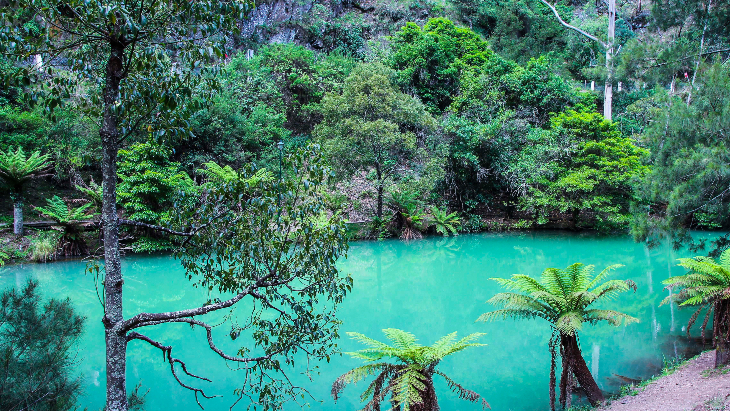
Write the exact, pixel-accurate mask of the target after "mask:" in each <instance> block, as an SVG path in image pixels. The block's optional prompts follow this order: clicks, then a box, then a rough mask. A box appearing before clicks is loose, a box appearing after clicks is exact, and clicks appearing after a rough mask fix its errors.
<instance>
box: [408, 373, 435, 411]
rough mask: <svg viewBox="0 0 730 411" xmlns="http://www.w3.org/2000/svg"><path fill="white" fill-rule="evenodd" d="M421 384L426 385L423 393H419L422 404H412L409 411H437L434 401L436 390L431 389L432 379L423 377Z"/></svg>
mask: <svg viewBox="0 0 730 411" xmlns="http://www.w3.org/2000/svg"><path fill="white" fill-rule="evenodd" d="M424 378H425V380H424V381H423V383H424V384H425V385H426V390H425V391H419V394H420V396H421V400H422V401H423V402H421V403H416V404H414V405H413V406H412V407H411V408H410V411H439V405H438V400H437V399H436V390H435V389H434V387H433V378H432V377H426V376H424Z"/></svg>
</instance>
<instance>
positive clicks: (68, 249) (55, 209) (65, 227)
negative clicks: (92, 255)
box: [35, 196, 92, 256]
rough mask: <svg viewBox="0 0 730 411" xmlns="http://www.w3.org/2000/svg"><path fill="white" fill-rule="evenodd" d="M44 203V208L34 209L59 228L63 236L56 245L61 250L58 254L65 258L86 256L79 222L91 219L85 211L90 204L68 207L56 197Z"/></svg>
mask: <svg viewBox="0 0 730 411" xmlns="http://www.w3.org/2000/svg"><path fill="white" fill-rule="evenodd" d="M46 202H47V203H48V205H47V206H46V207H36V208H35V209H36V211H38V212H39V213H40V214H41V215H43V216H46V217H48V218H50V219H51V220H53V221H55V222H57V223H58V225H59V226H61V230H62V232H63V234H62V236H61V238H60V239H59V245H58V248H59V249H60V250H61V251H60V253H61V254H63V255H65V256H77V255H83V254H86V253H87V252H88V248H87V246H86V242H85V241H84V239H83V236H82V232H83V231H84V230H83V226H82V225H81V224H80V221H81V220H83V219H84V218H88V217H91V216H90V215H88V214H87V210H88V208H89V207H91V206H92V204H91V203H87V204H84V205H82V206H81V207H70V206H68V205H66V203H65V202H64V201H63V200H62V199H61V198H60V197H58V196H53V198H51V199H48V200H46Z"/></svg>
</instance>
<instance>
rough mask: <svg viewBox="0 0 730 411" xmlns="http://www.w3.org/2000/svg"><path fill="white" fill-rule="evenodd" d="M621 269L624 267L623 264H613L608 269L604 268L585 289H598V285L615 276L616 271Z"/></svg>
mask: <svg viewBox="0 0 730 411" xmlns="http://www.w3.org/2000/svg"><path fill="white" fill-rule="evenodd" d="M621 267H623V264H612V265H609V266H608V267H606V268H604V269H603V270H602V271H601V272H600V273H598V275H597V276H596V277H595V278H594V279H593V280H591V282H589V283H588V284H587V285H586V286H585V289H586V290H590V289H592V288H593V287H596V286H597V285H598V284H600V283H601V282H603V281H604V280H605V279H606V278H608V277H609V276H611V275H613V271H614V270H616V269H617V268H621Z"/></svg>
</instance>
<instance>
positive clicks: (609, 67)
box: [603, 0, 616, 121]
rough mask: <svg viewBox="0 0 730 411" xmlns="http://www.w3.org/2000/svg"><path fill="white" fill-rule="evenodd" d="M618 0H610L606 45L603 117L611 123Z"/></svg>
mask: <svg viewBox="0 0 730 411" xmlns="http://www.w3.org/2000/svg"><path fill="white" fill-rule="evenodd" d="M615 33H616V0H608V42H607V43H606V86H605V88H604V90H603V117H604V118H605V119H606V120H608V121H611V119H612V115H613V113H612V111H613V110H612V106H613V43H614V41H615V39H616V34H615Z"/></svg>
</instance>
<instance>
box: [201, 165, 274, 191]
mask: <svg viewBox="0 0 730 411" xmlns="http://www.w3.org/2000/svg"><path fill="white" fill-rule="evenodd" d="M203 166H204V167H205V168H200V169H198V170H197V173H198V174H201V175H203V176H205V177H206V178H207V179H208V181H211V182H213V183H215V184H227V183H234V182H242V183H245V184H248V185H249V186H251V187H255V186H257V185H259V184H261V183H263V182H267V181H271V180H272V179H273V175H272V174H271V173H270V172H269V171H268V170H266V169H265V168H262V169H259V170H257V171H256V172H255V173H254V174H253V175H252V176H251V177H248V178H243V177H242V175H241V174H240V173H239V172H238V171H236V170H234V169H233V168H232V167H231V166H223V167H221V166H220V165H218V164H217V163H215V162H213V161H209V162H207V163H203Z"/></svg>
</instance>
